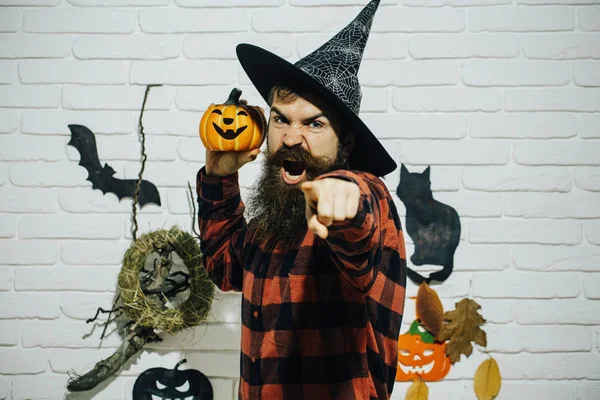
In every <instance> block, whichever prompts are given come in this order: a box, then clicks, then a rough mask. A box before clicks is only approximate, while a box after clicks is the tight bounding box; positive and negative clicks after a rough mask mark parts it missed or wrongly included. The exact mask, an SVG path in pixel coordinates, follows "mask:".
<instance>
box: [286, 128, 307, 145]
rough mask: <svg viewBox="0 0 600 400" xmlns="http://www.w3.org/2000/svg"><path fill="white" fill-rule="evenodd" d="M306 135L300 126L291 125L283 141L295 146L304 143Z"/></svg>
mask: <svg viewBox="0 0 600 400" xmlns="http://www.w3.org/2000/svg"><path fill="white" fill-rule="evenodd" d="M303 140H304V136H303V135H302V131H301V130H300V129H298V128H294V127H290V128H289V129H288V131H287V132H286V133H285V136H284V137H283V143H284V144H285V145H286V146H288V147H294V146H297V145H299V144H301V143H302V141H303Z"/></svg>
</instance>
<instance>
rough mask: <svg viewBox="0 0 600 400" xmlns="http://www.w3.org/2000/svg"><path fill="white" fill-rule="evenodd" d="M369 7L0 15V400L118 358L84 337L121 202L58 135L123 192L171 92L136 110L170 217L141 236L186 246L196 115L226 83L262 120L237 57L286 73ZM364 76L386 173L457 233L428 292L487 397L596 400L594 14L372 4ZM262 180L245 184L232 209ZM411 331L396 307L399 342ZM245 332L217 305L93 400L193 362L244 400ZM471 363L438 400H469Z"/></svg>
mask: <svg viewBox="0 0 600 400" xmlns="http://www.w3.org/2000/svg"><path fill="white" fill-rule="evenodd" d="M366 2H367V0H310V1H308V0H306V1H304V0H227V1H223V0H206V1H196V0H0V360H1V361H0V399H9V400H16V399H63V398H65V394H66V389H65V384H66V382H67V379H68V375H67V372H68V371H69V370H72V369H74V370H76V371H78V372H84V371H87V370H88V369H89V368H91V367H92V366H93V365H94V364H95V363H96V362H97V361H98V360H99V359H100V358H103V357H106V356H108V355H109V354H111V353H112V351H113V350H114V347H115V346H118V344H119V338H118V337H117V336H116V335H113V336H112V337H109V338H107V339H106V340H105V341H104V343H103V346H102V348H101V349H97V347H98V344H99V335H100V329H98V327H96V328H95V329H94V327H93V326H91V325H87V324H85V320H86V319H87V318H89V317H91V316H93V314H94V312H95V309H96V308H97V307H98V306H102V307H105V308H108V307H110V305H111V304H112V301H113V300H114V296H115V288H116V279H117V275H118V272H119V269H120V264H121V258H122V255H123V252H124V251H125V249H127V247H128V246H129V245H130V243H131V240H132V235H131V221H130V215H131V201H130V200H123V201H121V202H119V201H118V199H117V198H116V196H115V195H112V194H107V195H103V194H102V193H101V192H100V191H98V190H92V189H91V185H90V183H89V182H86V181H85V177H86V172H85V170H84V169H83V168H82V167H79V166H78V165H77V161H78V159H79V155H78V154H77V152H76V151H75V150H74V149H73V148H72V147H71V146H67V142H68V140H69V136H70V132H69V130H68V128H67V125H68V124H82V125H86V126H88V127H89V128H90V129H91V130H92V131H94V132H95V133H96V134H97V143H98V148H99V154H100V158H101V161H102V162H105V161H107V162H109V163H110V164H111V165H112V166H113V168H114V169H115V170H116V171H117V174H118V175H120V176H123V177H126V178H134V177H136V176H137V173H138V171H139V167H140V163H139V138H138V136H137V119H138V116H139V109H140V106H141V103H142V100H143V94H144V90H145V85H146V84H162V85H163V86H162V87H156V88H153V89H152V91H151V94H150V97H149V99H148V102H147V104H146V114H145V115H144V127H145V132H146V133H147V137H146V146H147V153H148V157H149V158H148V163H147V166H146V171H145V175H144V177H145V178H146V179H149V180H151V181H152V182H154V183H155V184H157V186H158V187H159V191H160V194H161V199H162V202H163V205H162V206H161V207H157V206H155V205H149V206H147V207H144V209H143V210H142V211H141V212H140V213H139V222H140V228H139V233H142V232H146V231H149V230H152V229H158V228H160V227H164V226H171V225H178V226H180V227H182V228H183V229H186V230H188V231H190V232H191V218H190V213H191V208H190V204H189V200H188V192H187V183H188V182H190V183H191V184H192V185H193V184H194V178H195V173H196V171H197V169H198V168H199V167H201V166H202V163H203V162H204V151H203V148H202V144H201V142H200V141H199V139H198V121H199V119H200V117H201V115H202V112H203V111H204V109H205V108H206V106H207V105H208V104H210V103H213V102H220V101H223V100H225V98H226V96H227V94H228V93H229V91H230V89H231V87H232V86H234V85H235V86H237V87H240V88H242V90H243V91H244V97H246V98H247V99H248V100H249V101H250V102H251V103H255V104H259V105H263V106H264V101H263V100H262V99H260V97H259V96H258V93H257V92H256V90H255V89H254V88H253V87H252V86H251V84H250V81H249V79H248V77H247V76H246V75H245V73H244V72H243V70H242V69H241V67H240V66H239V65H238V63H237V61H236V58H235V45H236V44H237V43H240V42H244V41H245V42H250V43H254V44H257V45H260V46H263V47H265V48H267V49H268V50H271V51H273V52H275V53H277V54H279V55H281V56H282V57H284V58H286V59H289V60H291V61H295V60H297V59H298V57H302V56H305V55H306V54H308V53H309V52H311V51H312V50H314V49H315V48H316V47H317V46H319V45H320V44H321V43H323V42H324V41H326V40H327V39H328V38H329V37H330V36H331V35H332V34H333V33H335V32H337V31H338V30H339V29H341V28H342V27H343V26H345V24H346V23H348V22H349V21H350V19H351V18H353V17H354V15H356V13H357V12H358V10H359V9H360V8H361V7H362V6H363V5H364V4H366ZM360 79H361V82H362V83H363V104H362V116H363V119H364V120H365V121H366V123H367V124H368V125H369V126H370V127H371V128H372V129H373V131H374V132H375V134H376V135H377V136H378V137H379V138H380V139H381V140H382V143H383V145H384V146H385V147H386V149H388V151H389V152H390V154H392V156H393V157H394V158H395V159H396V161H397V162H398V163H400V162H402V163H404V164H406V165H407V167H408V168H409V170H411V171H422V170H423V169H424V167H425V166H427V165H432V170H431V179H432V187H433V189H434V191H435V192H436V193H435V196H436V198H438V199H439V200H440V201H443V202H445V203H447V204H450V205H452V206H453V207H454V208H456V209H457V210H458V212H459V214H460V215H461V222H462V226H463V231H462V237H461V239H462V240H461V243H460V246H459V247H458V249H457V252H456V255H455V273H454V274H453V275H452V276H451V277H450V278H449V279H448V281H447V282H446V283H444V284H443V285H441V286H438V287H436V289H437V291H438V293H439V294H440V296H441V299H442V303H443V305H444V307H445V309H451V308H453V307H454V303H455V302H457V301H458V300H460V299H461V298H462V297H466V296H469V297H472V298H475V299H476V300H477V301H478V302H479V303H480V304H481V306H482V309H483V315H484V317H485V318H486V319H487V324H486V325H485V327H486V328H485V329H486V331H487V334H488V350H489V352H490V353H491V355H492V356H494V357H495V358H496V359H497V360H498V363H499V366H500V370H501V373H502V376H503V378H504V381H503V385H502V390H501V392H500V396H499V397H498V399H504V400H507V399H519V400H520V399H524V400H528V399H549V400H555V399H556V400H558V399H560V400H597V399H599V398H600V354H599V352H600V289H599V288H600V206H599V205H600V7H599V6H598V1H597V0H516V1H511V0H382V2H381V6H380V10H379V12H378V14H377V15H376V17H375V21H374V24H373V32H372V34H371V38H370V41H369V44H368V47H367V50H366V52H365V55H364V62H363V65H362V67H361V71H360ZM258 171H259V168H258V165H249V166H247V167H245V168H244V169H243V170H242V171H241V179H242V186H243V187H244V191H246V188H248V187H249V186H251V184H252V182H253V181H254V179H255V177H256V174H257V173H258ZM398 181H399V173H398V171H395V172H394V173H393V174H392V175H390V176H388V178H387V179H386V182H387V184H388V186H389V188H390V190H391V191H392V193H395V189H396V186H397V184H398ZM395 202H396V204H398V206H399V212H400V214H401V216H402V219H403V220H404V215H405V209H404V206H403V204H402V203H401V202H400V200H399V199H397V198H395ZM407 241H408V243H409V244H408V250H409V255H410V254H411V252H412V249H413V247H412V246H413V245H412V241H411V240H410V238H409V237H408V236H407ZM421 268H422V270H426V269H427V267H421ZM430 269H431V268H430ZM415 294H416V287H415V286H414V285H412V284H409V287H408V292H407V295H408V296H414V295H415ZM414 318H415V310H414V300H413V299H408V300H407V306H406V310H405V318H404V322H405V325H404V326H405V328H406V326H407V325H408V324H410V322H412V320H413V319H414ZM240 330H241V326H240V297H239V295H238V294H232V293H219V294H218V295H217V298H216V300H215V302H214V306H213V308H212V312H211V315H210V318H209V321H208V323H207V324H205V325H203V326H198V327H195V328H193V329H188V330H186V331H183V332H180V333H179V334H177V335H174V336H172V337H165V341H164V342H162V343H157V344H154V345H152V346H148V350H147V351H144V352H142V353H141V354H140V355H139V356H137V357H136V358H135V360H134V361H131V362H129V363H127V364H126V366H125V368H124V369H123V370H122V371H121V372H120V373H119V375H118V376H117V377H116V378H115V379H112V380H110V381H109V382H106V383H105V384H103V385H101V387H100V388H98V389H95V390H93V391H92V394H91V395H87V397H85V398H91V397H93V398H94V399H119V400H121V399H130V398H131V391H132V388H133V384H134V382H135V378H136V377H137V375H139V373H141V372H142V371H144V370H145V369H148V368H152V367H157V366H162V367H168V368H172V367H173V366H174V364H175V363H176V362H177V361H179V359H180V358H181V357H183V356H185V357H187V359H188V364H187V366H188V367H189V368H198V369H200V370H201V371H203V372H204V373H205V374H206V375H207V376H209V377H210V379H211V382H212V384H213V388H214V391H215V399H217V400H220V399H225V400H228V399H235V398H237V396H236V391H237V386H238V380H237V378H238V368H239V366H238V363H239V346H240V344H239V336H240ZM90 332H91V333H92V334H91V336H89V337H85V336H86V335H87V334H88V333H90ZM480 350H481V349H476V350H475V352H474V354H473V355H472V356H471V357H470V358H469V359H464V358H463V360H462V361H461V362H460V363H459V364H456V365H455V366H454V367H453V369H452V370H451V371H450V374H449V375H448V377H447V378H446V379H445V380H444V381H443V382H438V383H431V384H430V385H429V387H430V398H431V399H432V400H435V399H457V400H463V399H464V400H474V399H475V398H476V397H475V394H474V392H473V385H472V376H473V373H474V371H475V369H476V368H477V366H478V364H479V363H480V362H481V361H482V360H484V359H485V357H487V356H486V355H485V354H484V353H483V352H481V351H480ZM408 385H409V383H398V384H397V386H396V389H395V391H394V394H393V398H394V399H396V400H399V399H403V398H404V393H405V391H406V389H407V387H408ZM73 398H80V397H79V396H76V397H73ZM81 398H84V397H81Z"/></svg>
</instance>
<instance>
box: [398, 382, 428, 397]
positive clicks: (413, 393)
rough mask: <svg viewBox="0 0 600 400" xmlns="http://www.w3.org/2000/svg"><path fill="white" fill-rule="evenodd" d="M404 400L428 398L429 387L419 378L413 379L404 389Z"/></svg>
mask: <svg viewBox="0 0 600 400" xmlns="http://www.w3.org/2000/svg"><path fill="white" fill-rule="evenodd" d="M404 399H405V400H427V399H429V388H428V387H427V385H426V384H425V382H423V381H422V380H421V379H418V380H415V381H414V382H413V384H412V385H410V387H409V388H408V390H407V391H406V397H405V398H404Z"/></svg>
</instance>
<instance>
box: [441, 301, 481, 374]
mask: <svg viewBox="0 0 600 400" xmlns="http://www.w3.org/2000/svg"><path fill="white" fill-rule="evenodd" d="M479 309H481V306H480V305H479V304H477V302H476V301H475V300H472V299H462V300H461V301H459V302H458V303H456V309H454V310H452V311H448V312H446V313H445V314H444V325H443V326H442V329H441V330H440V332H439V333H438V335H437V336H436V340H438V341H440V342H445V341H446V340H449V342H448V343H447V347H446V354H447V355H448V357H450V361H452V364H454V363H455V362H457V361H460V355H461V354H464V355H465V356H467V357H469V356H470V355H471V353H472V352H473V345H472V344H471V342H472V341H473V342H475V343H477V344H478V345H480V346H484V347H485V346H486V345H487V339H486V334H485V332H484V331H483V330H482V329H481V328H480V326H481V325H483V324H484V323H485V319H483V317H482V316H481V314H479V313H478V312H477V311H478V310H479Z"/></svg>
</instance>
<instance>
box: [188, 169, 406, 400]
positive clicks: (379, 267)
mask: <svg viewBox="0 0 600 400" xmlns="http://www.w3.org/2000/svg"><path fill="white" fill-rule="evenodd" d="M325 177H334V178H339V179H344V180H347V181H351V182H354V183H356V184H357V185H358V187H359V188H360V192H361V197H360V205H359V209H358V213H357V215H356V217H355V218H353V219H352V220H348V221H344V222H337V223H334V224H333V225H332V226H330V227H329V235H328V237H327V239H321V238H319V237H317V236H315V235H313V234H312V233H311V232H308V233H307V234H306V236H305V237H304V240H303V242H302V244H301V245H300V246H298V247H296V248H293V249H289V250H287V251H284V250H283V249H282V248H281V247H280V246H279V244H278V243H270V242H268V243H261V242H257V241H256V240H254V238H253V236H254V235H253V232H252V230H251V229H249V228H248V226H247V224H246V221H245V219H244V215H243V214H244V204H243V202H242V200H241V197H240V190H239V186H238V175H237V173H236V174H234V175H231V176H228V177H224V178H217V177H210V176H207V175H205V174H204V172H203V170H200V171H199V172H198V175H197V181H196V183H197V185H196V192H197V194H198V205H199V208H198V219H199V225H200V236H201V248H202V252H203V254H204V263H205V266H206V269H207V270H208V271H209V273H210V276H211V278H212V280H213V281H214V282H215V284H216V285H217V286H218V287H219V288H220V289H221V290H224V291H229V290H235V291H241V292H242V343H241V366H240V370H241V371H240V376H241V379H240V385H239V397H240V398H241V399H245V400H256V399H269V400H270V399H311V400H317V399H318V400H330V399H331V400H333V399H344V400H350V399H356V400H362V399H367V400H368V399H389V397H390V394H391V392H392V388H393V386H394V379H395V376H396V368H397V359H398V347H397V346H398V335H399V331H400V324H401V322H402V313H403V309H404V296H405V287H406V254H405V249H404V237H403V234H402V228H401V225H400V219H399V218H398V213H397V211H396V207H395V205H394V202H393V200H392V197H391V195H390V194H389V192H388V190H387V188H386V186H385V185H384V184H383V182H382V181H381V180H380V179H378V178H377V177H375V176H374V175H372V174H369V173H364V172H351V171H345V170H344V171H342V170H340V171H335V172H332V173H330V174H326V175H323V176H321V177H319V179H322V178H325Z"/></svg>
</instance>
